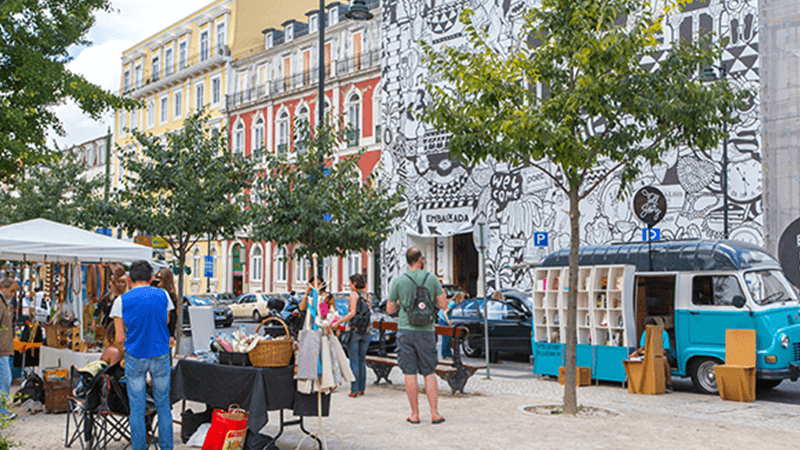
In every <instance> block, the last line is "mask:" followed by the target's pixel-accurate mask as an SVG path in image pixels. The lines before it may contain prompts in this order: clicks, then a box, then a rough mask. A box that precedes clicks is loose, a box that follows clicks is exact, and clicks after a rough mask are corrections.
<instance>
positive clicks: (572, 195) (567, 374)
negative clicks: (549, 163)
mask: <svg viewBox="0 0 800 450" xmlns="http://www.w3.org/2000/svg"><path fill="white" fill-rule="evenodd" d="M578 203H579V198H578V188H576V187H571V188H570V191H569V225H570V246H569V291H568V293H567V299H568V300H567V346H566V350H565V355H564V413H565V414H577V413H578V398H577V389H576V387H575V371H576V367H575V347H576V343H577V342H576V341H577V338H578V335H577V334H578V333H577V316H578V309H577V301H578V250H579V249H580V244H581V240H580V217H581V213H580V210H579V209H578Z"/></svg>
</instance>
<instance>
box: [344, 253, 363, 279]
mask: <svg viewBox="0 0 800 450" xmlns="http://www.w3.org/2000/svg"><path fill="white" fill-rule="evenodd" d="M357 273H361V253H351V254H350V256H348V257H347V274H346V276H347V278H348V279H349V278H350V277H351V276H353V275H355V274H357Z"/></svg>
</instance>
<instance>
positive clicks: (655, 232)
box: [642, 228, 661, 242]
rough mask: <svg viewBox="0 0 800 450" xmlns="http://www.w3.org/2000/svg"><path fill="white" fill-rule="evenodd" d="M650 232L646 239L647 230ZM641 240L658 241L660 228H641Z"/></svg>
mask: <svg viewBox="0 0 800 450" xmlns="http://www.w3.org/2000/svg"><path fill="white" fill-rule="evenodd" d="M648 231H649V232H650V236H649V237H650V239H648V236H647V234H648V233H647V232H648ZM642 240H643V241H644V242H647V241H648V240H649V241H660V240H661V228H642Z"/></svg>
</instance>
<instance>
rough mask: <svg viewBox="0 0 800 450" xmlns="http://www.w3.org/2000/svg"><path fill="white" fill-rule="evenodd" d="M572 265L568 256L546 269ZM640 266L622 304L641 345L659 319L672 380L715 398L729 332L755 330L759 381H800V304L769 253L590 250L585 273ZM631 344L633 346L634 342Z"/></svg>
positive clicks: (747, 247)
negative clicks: (671, 358) (648, 326)
mask: <svg viewBox="0 0 800 450" xmlns="http://www.w3.org/2000/svg"><path fill="white" fill-rule="evenodd" d="M568 265H569V249H565V250H561V251H558V252H555V253H553V254H551V255H549V256H548V257H547V258H546V259H545V260H544V261H543V263H542V266H543V267H565V266H568ZM608 265H628V266H634V267H635V282H634V283H633V285H632V286H631V287H630V289H632V290H633V292H628V293H626V294H628V295H624V296H623V298H625V299H628V300H627V301H625V304H624V305H622V306H623V308H624V309H625V314H626V315H627V317H631V318H633V319H632V322H634V323H632V324H631V332H634V330H635V333H636V334H635V336H636V339H635V341H633V342H638V337H639V336H640V335H641V333H642V331H643V330H644V321H645V319H646V318H647V317H648V316H649V317H654V318H655V319H656V320H657V322H658V323H660V324H662V325H663V326H664V328H665V329H666V330H667V333H668V334H669V338H670V342H671V344H672V348H673V349H675V358H676V361H675V362H674V364H675V365H674V366H672V373H673V374H674V375H677V376H683V377H691V378H692V382H693V383H694V386H695V387H696V388H697V389H698V390H700V391H701V392H704V393H709V394H714V393H717V392H718V390H717V383H716V380H715V377H714V370H713V367H714V366H715V365H717V364H721V363H723V362H724V361H725V330H726V329H754V330H756V377H757V383H758V384H757V386H758V387H759V388H760V389H771V388H773V387H775V386H777V385H778V384H779V383H781V381H783V380H784V379H790V380H792V381H796V380H797V378H798V375H800V305H799V304H798V295H797V292H796V290H795V288H794V287H793V286H792V285H791V284H790V282H789V280H788V279H787V278H786V276H785V275H784V273H783V271H782V270H781V267H780V265H779V264H778V261H777V260H776V259H775V258H774V257H772V256H771V255H770V254H769V253H767V251H766V250H764V249H762V248H760V247H758V246H755V245H751V244H747V243H743V242H737V241H708V240H691V241H663V242H652V243H651V244H650V245H649V246H648V244H647V243H635V244H619V245H609V246H604V247H587V248H581V250H580V266H581V267H585V266H608ZM628 342H631V341H628Z"/></svg>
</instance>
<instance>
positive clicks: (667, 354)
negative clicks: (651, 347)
mask: <svg viewBox="0 0 800 450" xmlns="http://www.w3.org/2000/svg"><path fill="white" fill-rule="evenodd" d="M644 325H645V331H643V332H642V338H641V339H639V348H637V349H636V350H634V351H633V353H631V354H630V355H629V357H634V356H642V355H644V346H645V343H646V340H647V331H646V329H647V325H657V323H656V319H654V318H652V317H648V318H647V319H645V321H644ZM661 347H662V348H663V349H664V355H663V356H664V379H665V381H666V384H667V385H666V389H667V392H672V369H671V368H670V360H672V361H675V352H674V351H673V350H672V346H671V345H670V343H669V334H667V330H665V329H664V328H662V329H661Z"/></svg>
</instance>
